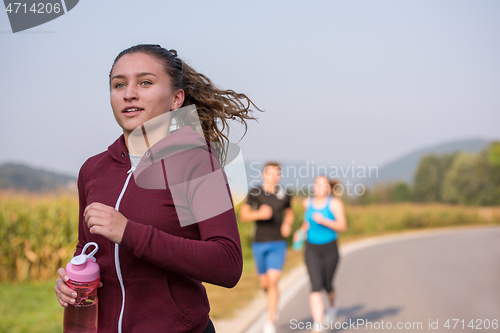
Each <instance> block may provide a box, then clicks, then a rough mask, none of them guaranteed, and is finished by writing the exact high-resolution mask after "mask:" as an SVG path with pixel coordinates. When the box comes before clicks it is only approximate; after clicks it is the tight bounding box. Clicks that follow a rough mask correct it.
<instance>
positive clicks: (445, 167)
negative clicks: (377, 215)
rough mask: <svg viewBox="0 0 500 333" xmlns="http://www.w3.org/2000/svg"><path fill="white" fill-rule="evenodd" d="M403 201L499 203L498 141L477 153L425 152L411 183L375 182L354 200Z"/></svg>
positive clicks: (483, 204)
mask: <svg viewBox="0 0 500 333" xmlns="http://www.w3.org/2000/svg"><path fill="white" fill-rule="evenodd" d="M404 201H409V202H420V203H425V202H442V203H450V204H464V205H481V206H490V205H500V141H496V142H493V143H491V144H490V145H489V146H488V147H486V148H485V149H483V150H482V151H480V152H479V153H477V154H471V153H467V152H454V153H450V154H441V155H436V154H428V155H425V156H423V157H422V158H421V160H420V162H419V165H418V167H417V171H416V172H415V175H414V177H413V184H408V183H406V182H393V183H385V184H377V185H375V186H374V187H373V188H372V189H367V190H366V192H365V193H364V195H362V196H360V197H358V198H357V200H356V202H357V203H359V204H370V203H389V202H404Z"/></svg>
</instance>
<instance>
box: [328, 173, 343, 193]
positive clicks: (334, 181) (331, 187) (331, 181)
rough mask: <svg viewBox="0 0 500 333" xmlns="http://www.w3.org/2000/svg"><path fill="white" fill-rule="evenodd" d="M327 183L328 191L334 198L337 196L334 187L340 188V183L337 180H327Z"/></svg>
mask: <svg viewBox="0 0 500 333" xmlns="http://www.w3.org/2000/svg"><path fill="white" fill-rule="evenodd" d="M328 183H330V190H331V194H332V196H334V197H336V196H337V193H336V192H335V190H336V186H342V183H341V182H340V180H339V179H337V178H335V179H328Z"/></svg>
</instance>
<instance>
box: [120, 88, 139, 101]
mask: <svg viewBox="0 0 500 333" xmlns="http://www.w3.org/2000/svg"><path fill="white" fill-rule="evenodd" d="M138 98H139V95H138V94H137V88H136V86H135V85H133V84H129V85H128V86H127V88H126V89H125V94H124V95H123V99H124V100H126V101H130V100H133V99H138Z"/></svg>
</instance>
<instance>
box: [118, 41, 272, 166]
mask: <svg viewBox="0 0 500 333" xmlns="http://www.w3.org/2000/svg"><path fill="white" fill-rule="evenodd" d="M132 53H145V54H148V55H151V56H153V57H155V58H157V59H158V60H160V61H161V62H162V63H163V68H164V69H165V72H166V73H167V74H168V75H169V77H170V79H171V84H172V90H176V89H182V90H184V93H185V97H184V103H183V104H182V106H187V105H191V104H194V105H196V110H197V112H198V117H199V119H200V121H201V127H202V130H203V134H204V136H205V138H206V139H207V140H208V141H209V142H212V143H220V144H221V145H216V147H218V148H219V157H220V159H221V163H222V164H224V163H225V159H226V154H227V150H226V149H227V144H228V143H229V139H228V137H227V135H228V134H229V126H228V120H236V121H238V122H240V123H241V124H243V125H244V126H245V133H244V134H243V136H244V135H245V134H246V132H247V129H248V125H247V123H246V120H256V118H255V117H254V116H253V115H252V111H253V110H251V109H250V108H251V107H254V108H255V109H257V110H259V111H262V110H261V109H259V108H258V107H257V106H256V105H255V104H254V103H253V102H252V100H251V99H250V98H248V96H247V95H245V94H242V93H237V92H235V91H233V90H230V89H229V90H223V89H219V88H218V87H216V86H215V84H214V83H213V82H212V81H211V80H210V79H209V78H208V77H206V76H205V75H203V74H201V73H198V72H196V71H195V70H194V69H193V68H192V67H191V66H189V65H188V64H186V63H185V62H184V61H182V60H181V59H180V58H178V57H177V51H176V50H167V49H165V48H163V47H161V46H160V45H156V44H139V45H135V46H132V47H130V48H128V49H126V50H123V51H122V52H120V54H118V56H117V57H116V58H115V60H114V62H113V66H114V65H115V63H116V62H117V61H118V59H120V58H121V57H122V56H124V55H125V54H132ZM111 70H113V67H111ZM110 78H111V71H110ZM110 82H111V81H110ZM222 147H226V149H224V148H222Z"/></svg>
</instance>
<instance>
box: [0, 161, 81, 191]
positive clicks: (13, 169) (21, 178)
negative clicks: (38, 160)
mask: <svg viewBox="0 0 500 333" xmlns="http://www.w3.org/2000/svg"><path fill="white" fill-rule="evenodd" d="M61 188H64V189H69V190H75V188H76V178H75V177H71V176H67V175H62V174H59V173H55V172H51V171H46V170H43V169H36V168H33V167H30V166H28V165H25V164H20V163H5V164H2V165H0V189H14V190H27V191H32V192H47V191H49V192H50V191H55V190H58V189H61Z"/></svg>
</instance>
